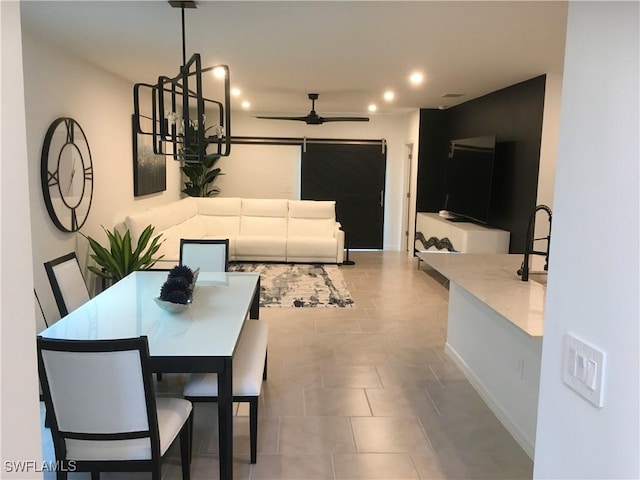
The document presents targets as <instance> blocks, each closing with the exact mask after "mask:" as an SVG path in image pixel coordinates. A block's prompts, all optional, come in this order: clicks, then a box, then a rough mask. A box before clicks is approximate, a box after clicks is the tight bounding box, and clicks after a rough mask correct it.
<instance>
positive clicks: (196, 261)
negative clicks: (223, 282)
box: [180, 238, 229, 272]
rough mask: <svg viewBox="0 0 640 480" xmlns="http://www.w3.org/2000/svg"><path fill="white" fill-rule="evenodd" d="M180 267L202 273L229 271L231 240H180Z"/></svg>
mask: <svg viewBox="0 0 640 480" xmlns="http://www.w3.org/2000/svg"><path fill="white" fill-rule="evenodd" d="M180 265H186V266H188V267H190V268H192V269H193V270H195V269H196V268H199V269H200V271H202V272H226V271H228V270H229V239H226V238H225V239H221V240H197V239H186V238H182V239H180Z"/></svg>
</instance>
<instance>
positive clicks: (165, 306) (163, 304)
mask: <svg viewBox="0 0 640 480" xmlns="http://www.w3.org/2000/svg"><path fill="white" fill-rule="evenodd" d="M153 301H154V302H156V305H158V306H159V307H160V308H161V309H162V310H164V311H165V312H169V313H181V312H184V311H185V310H186V309H188V308H189V307H190V306H191V299H189V303H173V302H167V301H166V300H160V298H158V297H156V298H154V299H153Z"/></svg>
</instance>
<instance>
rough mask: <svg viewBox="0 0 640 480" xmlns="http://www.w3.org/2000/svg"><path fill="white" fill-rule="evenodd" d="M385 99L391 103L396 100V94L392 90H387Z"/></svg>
mask: <svg viewBox="0 0 640 480" xmlns="http://www.w3.org/2000/svg"><path fill="white" fill-rule="evenodd" d="M383 97H384V99H385V100H386V101H387V102H390V101H391V100H393V99H394V97H395V94H394V93H393V92H392V91H391V90H387V91H386V92H384V95H383Z"/></svg>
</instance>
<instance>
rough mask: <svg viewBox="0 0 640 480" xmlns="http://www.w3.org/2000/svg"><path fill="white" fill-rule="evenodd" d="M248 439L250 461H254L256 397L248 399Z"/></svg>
mask: <svg viewBox="0 0 640 480" xmlns="http://www.w3.org/2000/svg"><path fill="white" fill-rule="evenodd" d="M249 441H250V444H251V463H256V461H257V450H258V397H255V398H252V399H251V400H249Z"/></svg>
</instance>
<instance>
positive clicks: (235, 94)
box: [231, 87, 242, 97]
mask: <svg viewBox="0 0 640 480" xmlns="http://www.w3.org/2000/svg"><path fill="white" fill-rule="evenodd" d="M241 93H242V90H240V89H239V88H236V87H234V88H232V89H231V95H233V96H234V97H237V96H239V95H240V94H241Z"/></svg>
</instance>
